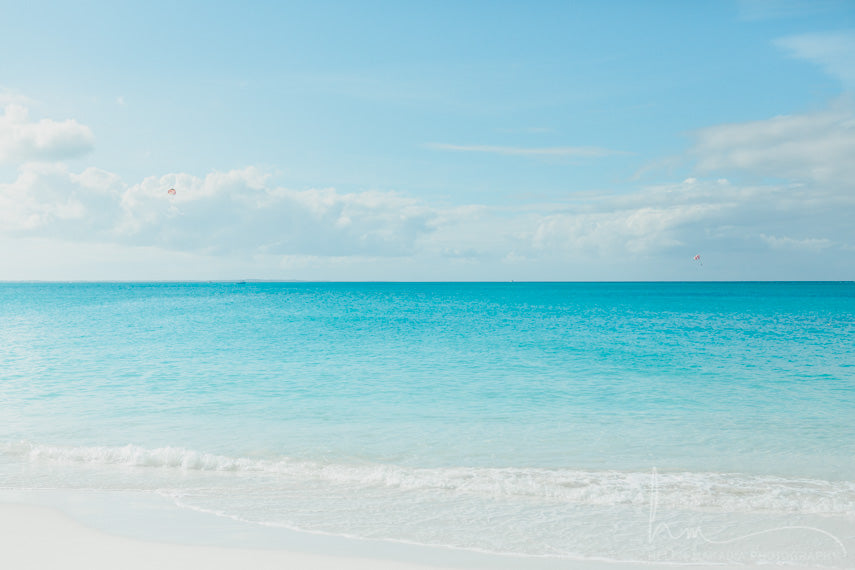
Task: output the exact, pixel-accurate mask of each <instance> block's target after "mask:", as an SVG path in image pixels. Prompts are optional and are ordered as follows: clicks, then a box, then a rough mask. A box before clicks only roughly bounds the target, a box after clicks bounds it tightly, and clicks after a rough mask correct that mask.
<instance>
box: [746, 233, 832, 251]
mask: <svg viewBox="0 0 855 570" xmlns="http://www.w3.org/2000/svg"><path fill="white" fill-rule="evenodd" d="M760 239H761V240H763V241H764V242H766V243H767V244H768V245H769V247H771V248H773V249H801V250H809V251H816V252H819V251H822V250H823V249H826V248H829V247H831V246H833V245H834V242H832V241H831V240H829V239H826V238H804V239H797V238H791V237H787V236H783V237H778V236H768V235H766V234H760Z"/></svg>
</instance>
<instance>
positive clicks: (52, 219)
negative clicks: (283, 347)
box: [0, 163, 432, 256]
mask: <svg viewBox="0 0 855 570" xmlns="http://www.w3.org/2000/svg"><path fill="white" fill-rule="evenodd" d="M173 186H174V187H175V188H177V189H178V191H177V193H176V194H175V196H170V195H169V194H167V192H166V190H167V189H168V188H170V187H173ZM0 212H2V213H0V216H2V217H0V222H2V227H3V229H4V230H5V231H6V233H12V234H17V235H27V236H34V235H35V236H47V237H57V238H64V239H85V240H92V241H109V242H115V243H124V244H128V245H136V246H156V247H160V248H163V249H168V250H177V251H196V252H201V253H206V254H223V253H226V254H228V253H235V252H245V253H265V254H300V255H322V256H336V255H338V256H341V255H358V254H369V255H380V256H395V255H404V254H407V253H410V252H412V251H413V248H414V247H415V243H416V242H417V240H418V239H419V238H420V237H421V236H423V235H425V234H426V233H429V232H430V223H431V218H432V214H431V212H430V211H429V210H428V209H427V208H426V207H425V206H424V205H422V204H420V203H419V202H417V201H415V200H413V199H410V198H406V197H402V196H399V195H397V194H395V193H392V192H377V191H366V192H358V193H344V194H343V193H339V192H337V191H336V190H334V189H310V190H291V189H287V188H282V187H277V186H275V185H271V184H270V183H269V177H268V176H266V175H265V174H263V173H261V172H260V171H258V170H256V169H254V168H247V169H244V170H234V171H231V172H226V173H219V172H214V173H211V174H208V175H207V176H205V177H203V178H200V177H195V176H191V175H189V174H170V175H166V176H162V177H150V178H146V179H145V180H143V181H142V182H140V183H137V184H132V185H128V184H125V183H124V182H122V180H121V179H120V178H119V177H117V176H116V175H114V174H112V173H109V172H106V171H102V170H99V169H94V168H89V169H87V170H85V171H83V172H81V173H79V174H76V173H73V172H70V171H68V170H67V169H66V167H64V166H62V165H47V164H37V163H30V164H26V165H24V166H22V167H21V168H20V169H19V175H18V178H17V179H16V180H15V181H14V182H12V183H9V184H0Z"/></svg>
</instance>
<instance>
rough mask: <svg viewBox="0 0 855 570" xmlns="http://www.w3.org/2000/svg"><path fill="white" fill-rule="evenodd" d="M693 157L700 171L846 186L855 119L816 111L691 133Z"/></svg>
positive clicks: (853, 175) (853, 173) (853, 170)
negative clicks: (693, 140)
mask: <svg viewBox="0 0 855 570" xmlns="http://www.w3.org/2000/svg"><path fill="white" fill-rule="evenodd" d="M691 152H692V154H693V155H694V156H695V157H696V158H697V167H698V169H700V170H701V171H702V172H706V173H710V172H727V171H730V170H735V171H742V172H748V173H751V174H756V175H760V176H771V177H775V178H779V179H791V180H801V181H812V182H820V183H824V184H837V185H848V186H851V184H852V182H851V181H852V180H855V160H853V158H852V157H855V115H853V114H852V112H851V111H850V110H848V109H846V108H843V107H842V106H841V107H840V108H835V109H830V110H826V111H821V112H815V113H807V114H803V115H792V116H782V117H774V118H772V119H766V120H761V121H753V122H748V123H734V124H729V125H719V126H715V127H710V128H707V129H703V130H701V131H698V132H697V133H696V142H695V145H694V148H693V149H692V151H691Z"/></svg>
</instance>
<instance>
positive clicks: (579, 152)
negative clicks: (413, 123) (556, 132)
mask: <svg viewBox="0 0 855 570" xmlns="http://www.w3.org/2000/svg"><path fill="white" fill-rule="evenodd" d="M425 146H426V147H427V148H430V149H434V150H447V151H453V152H481V153H487V154H502V155H513V156H534V157H583V158H597V157H602V156H611V155H616V154H629V153H627V152H624V151H620V150H612V149H608V148H601V147H596V146H550V147H538V148H528V147H517V146H493V145H461V144H448V143H427V144H426V145H425Z"/></svg>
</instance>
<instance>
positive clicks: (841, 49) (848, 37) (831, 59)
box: [775, 31, 855, 89]
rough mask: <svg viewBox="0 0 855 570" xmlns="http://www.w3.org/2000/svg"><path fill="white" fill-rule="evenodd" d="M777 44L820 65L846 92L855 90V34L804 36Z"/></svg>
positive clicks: (792, 54)
mask: <svg viewBox="0 0 855 570" xmlns="http://www.w3.org/2000/svg"><path fill="white" fill-rule="evenodd" d="M775 43H776V44H777V45H778V47H780V48H782V49H784V50H785V51H787V52H788V53H789V54H790V55H791V56H792V57H795V58H798V59H803V60H806V61H809V62H811V63H815V64H817V65H819V66H820V67H821V68H822V69H823V70H824V71H825V72H826V73H828V74H829V75H832V76H834V77H837V78H838V79H840V81H842V82H843V85H844V86H845V87H846V88H847V89H853V88H855V32H853V31H845V32H824V33H816V34H803V35H798V36H789V37H786V38H782V39H779V40H777V41H776V42H775Z"/></svg>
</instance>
